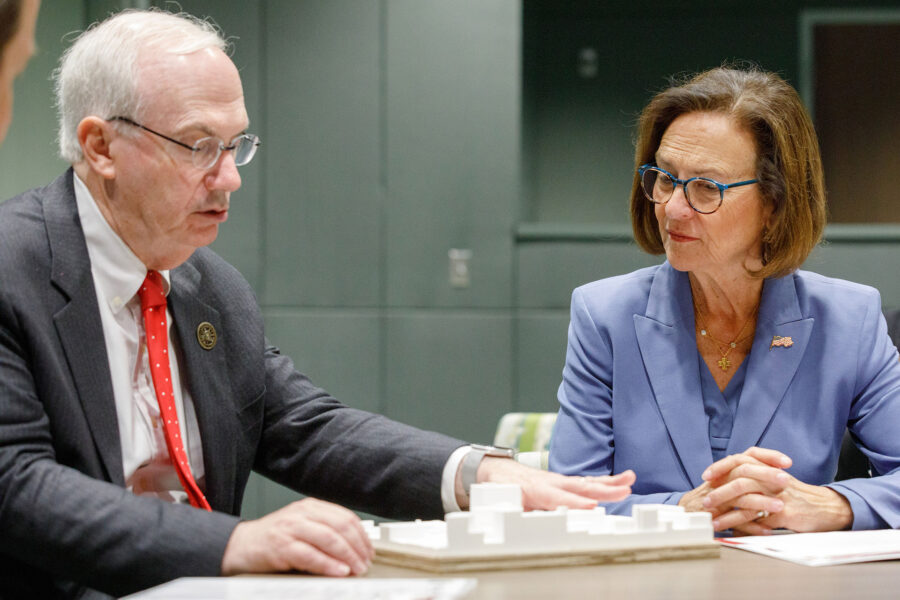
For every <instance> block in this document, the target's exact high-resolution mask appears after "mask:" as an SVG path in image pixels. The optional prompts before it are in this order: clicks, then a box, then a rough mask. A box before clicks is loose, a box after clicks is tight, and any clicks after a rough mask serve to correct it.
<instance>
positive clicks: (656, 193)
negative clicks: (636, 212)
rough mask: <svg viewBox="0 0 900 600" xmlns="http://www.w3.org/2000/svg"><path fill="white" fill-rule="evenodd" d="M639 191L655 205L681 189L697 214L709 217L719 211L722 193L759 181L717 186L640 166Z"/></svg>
mask: <svg viewBox="0 0 900 600" xmlns="http://www.w3.org/2000/svg"><path fill="white" fill-rule="evenodd" d="M638 175H639V176H640V178H641V188H643V190H644V195H645V196H647V200H649V201H650V202H653V203H654V204H665V203H666V202H668V201H669V200H670V199H671V198H672V194H674V193H675V188H677V187H678V186H679V185H680V186H681V187H682V188H684V197H685V199H687V202H688V204H689V205H690V207H691V208H693V209H694V210H696V211H697V212H698V213H701V214H704V215H708V214H710V213H714V212H716V211H717V210H719V207H720V206H722V201H723V200H724V199H725V190H727V189H730V188H733V187H739V186H742V185H750V184H751V183H759V180H758V179H748V180H746V181H739V182H737V183H719V182H718V181H715V180H714V179H709V178H707V177H691V178H690V179H678V178H677V177H675V176H674V175H672V174H671V173H669V172H668V171H666V170H664V169H660V168H659V167H655V166H653V165H643V166H642V167H640V168H639V169H638Z"/></svg>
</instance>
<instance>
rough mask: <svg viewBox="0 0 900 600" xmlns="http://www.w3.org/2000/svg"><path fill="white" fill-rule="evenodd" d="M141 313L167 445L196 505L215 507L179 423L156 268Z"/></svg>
mask: <svg viewBox="0 0 900 600" xmlns="http://www.w3.org/2000/svg"><path fill="white" fill-rule="evenodd" d="M138 297H140V299H141V313H142V314H143V315H144V330H145V331H146V333H147V351H148V354H149V355H150V375H151V377H152V379H153V388H154V389H155V390H156V400H157V401H158V402H159V414H160V417H161V418H162V421H163V430H164V432H165V436H166V447H167V448H168V449H169V457H170V458H171V460H172V464H173V465H174V467H175V472H176V473H178V479H179V480H180V481H181V485H182V487H184V490H185V491H186V492H187V494H188V499H189V500H190V502H191V505H192V506H195V507H197V508H205V509H206V510H211V509H210V507H209V502H207V501H206V498H205V497H204V496H203V492H201V491H200V488H199V487H198V486H197V482H196V481H194V476H193V475H191V465H190V463H189V462H188V457H187V453H186V452H185V451H184V442H183V441H182V439H181V429H180V428H179V427H178V413H177V412H176V410H175V396H174V395H173V388H172V373H171V371H170V369H169V335H168V331H167V327H166V294H165V292H164V291H163V285H162V275H160V274H159V273H157V272H156V271H148V272H147V277H146V279H144V283H142V284H141V289H140V290H138Z"/></svg>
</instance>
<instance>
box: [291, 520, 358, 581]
mask: <svg viewBox="0 0 900 600" xmlns="http://www.w3.org/2000/svg"><path fill="white" fill-rule="evenodd" d="M291 535H292V537H293V538H294V540H296V541H297V542H303V543H305V544H308V545H310V546H313V547H314V548H316V549H317V550H318V551H320V552H322V553H323V554H325V555H326V556H328V557H330V558H333V559H335V560H337V561H340V562H341V563H343V564H346V565H348V566H349V567H350V569H351V570H352V571H353V573H354V574H355V575H362V574H363V573H365V572H366V571H367V570H368V567H369V564H368V558H367V557H366V555H364V554H360V553H359V551H358V550H357V549H356V548H354V547H353V546H352V545H351V544H350V542H349V541H348V540H347V539H346V538H344V537H343V536H342V535H341V534H339V533H338V532H337V530H335V529H334V528H332V527H330V526H328V525H323V524H322V523H318V522H316V521H313V520H307V521H304V522H300V523H296V524H294V527H293V528H292V531H291ZM292 566H294V565H292ZM294 568H297V567H296V566H295V567H294Z"/></svg>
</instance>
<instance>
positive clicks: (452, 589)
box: [126, 577, 477, 600]
mask: <svg viewBox="0 0 900 600" xmlns="http://www.w3.org/2000/svg"><path fill="white" fill-rule="evenodd" d="M476 584H477V582H476V580H475V579H460V578H454V579H369V578H366V577H351V578H347V579H327V578H324V577H322V578H318V577H183V578H181V579H176V580H175V581H170V582H169V583H164V584H163V585H160V586H157V587H154V588H151V589H149V590H144V591H143V592H138V593H137V594H132V595H131V596H126V598H127V599H129V600H162V599H163V598H165V599H166V600H238V599H241V600H256V599H259V600H263V599H264V600H271V599H272V598H278V599H279V600H293V599H295V598H296V599H297V600H357V599H359V600H376V599H377V600H457V599H458V598H465V597H466V595H468V593H469V592H471V591H472V590H474V589H475V586H476Z"/></svg>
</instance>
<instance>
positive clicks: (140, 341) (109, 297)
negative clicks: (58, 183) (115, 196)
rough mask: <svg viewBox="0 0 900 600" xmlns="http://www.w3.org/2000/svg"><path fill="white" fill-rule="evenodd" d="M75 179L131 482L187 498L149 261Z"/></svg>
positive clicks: (199, 468) (193, 458) (449, 507)
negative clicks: (166, 398) (145, 286)
mask: <svg viewBox="0 0 900 600" xmlns="http://www.w3.org/2000/svg"><path fill="white" fill-rule="evenodd" d="M73 179H74V185H75V200H76V202H77V205H78V217H79V218H80V219H81V227H82V229H83V231H84V239H85V242H86V243H87V249H88V255H89V257H90V260H91V274H92V275H93V278H94V288H95V290H96V292H97V302H98V304H99V306H100V321H101V323H102V325H103V337H104V340H105V341H106V355H107V358H108V360H109V370H110V374H111V377H112V387H113V394H114V396H115V403H116V415H117V420H118V425H119V440H120V442H121V445H122V465H123V467H124V471H125V485H126V487H127V488H128V489H129V490H130V491H131V492H133V493H134V494H137V495H147V496H156V497H158V498H161V499H163V500H167V501H169V502H184V503H186V502H188V498H187V493H186V492H185V491H184V489H183V488H182V487H181V482H180V481H179V480H178V475H177V474H176V473H175V468H174V467H173V465H172V461H171V460H170V458H169V451H168V448H167V447H166V440H165V436H164V433H163V427H162V424H161V422H160V418H159V404H158V402H157V400H156V393H155V391H154V389H153V383H152V379H151V375H150V366H149V361H148V354H147V342H146V339H145V334H144V324H143V318H142V316H141V302H140V299H139V298H138V296H137V291H138V288H139V287H140V286H141V283H143V281H144V278H145V277H146V276H147V267H145V266H144V264H143V263H142V262H141V260H140V259H139V258H138V257H137V256H136V255H135V254H134V252H132V251H131V249H130V248H129V247H128V246H127V245H126V244H125V242H124V241H123V240H122V238H120V237H119V235H118V234H117V233H116V232H115V231H113V229H112V227H110V225H109V223H107V221H106V219H105V217H104V216H103V214H102V213H101V212H100V209H99V208H98V207H97V204H96V202H95V201H94V199H93V197H92V196H91V193H90V191H89V190H88V188H87V186H86V185H85V184H84V182H83V181H81V179H79V177H78V175H74V174H73ZM160 274H161V275H162V277H163V287H164V288H165V290H166V294H167V295H168V293H169V289H170V288H171V282H170V281H169V272H168V271H161V272H160ZM166 322H167V325H168V330H169V336H168V337H169V363H170V365H169V366H170V369H171V372H172V387H173V389H174V391H175V409H176V411H177V412H178V415H179V425H180V428H181V439H183V440H185V442H186V443H185V451H186V452H187V455H188V460H189V461H190V466H191V473H192V474H193V476H194V479H195V480H196V481H197V485H199V486H200V489H201V490H205V486H204V481H205V480H204V473H205V471H204V466H203V450H202V447H201V445H200V429H199V426H198V424H197V416H196V413H195V412H194V403H193V402H192V400H191V396H190V393H189V392H188V390H187V388H186V387H184V386H183V385H182V383H181V379H180V376H179V364H180V363H181V360H182V354H181V349H180V348H179V346H178V340H177V339H175V338H173V337H172V313H171V311H169V310H168V308H167V309H166ZM173 357H174V360H173ZM468 451H469V447H468V446H463V447H460V448H458V449H457V450H456V451H454V452H453V453H452V454H451V455H450V458H449V459H448V460H447V463H446V464H445V465H444V469H443V472H442V478H441V501H442V504H443V508H444V511H445V512H452V511H457V510H459V505H458V504H457V502H456V494H455V482H456V471H457V470H458V468H459V464H460V462H462V460H463V458H464V457H465V455H466V454H467V453H468Z"/></svg>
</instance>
